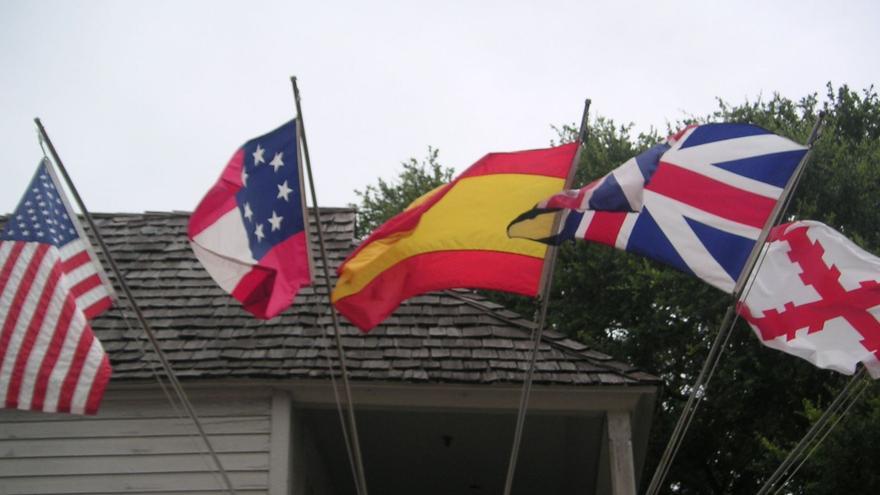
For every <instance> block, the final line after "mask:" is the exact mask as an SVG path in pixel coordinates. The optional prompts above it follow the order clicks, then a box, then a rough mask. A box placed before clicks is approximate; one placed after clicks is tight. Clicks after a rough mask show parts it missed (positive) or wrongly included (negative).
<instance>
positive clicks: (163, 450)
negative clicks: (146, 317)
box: [0, 387, 272, 495]
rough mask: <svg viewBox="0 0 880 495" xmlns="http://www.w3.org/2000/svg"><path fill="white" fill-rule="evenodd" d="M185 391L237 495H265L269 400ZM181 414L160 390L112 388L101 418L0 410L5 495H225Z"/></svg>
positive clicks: (261, 395) (242, 391)
mask: <svg viewBox="0 0 880 495" xmlns="http://www.w3.org/2000/svg"><path fill="white" fill-rule="evenodd" d="M189 388H192V387H189ZM187 391H188V393H189V395H190V399H191V401H192V402H193V405H194V407H195V409H196V412H197V413H198V415H199V418H200V419H201V421H202V424H203V425H204V428H205V430H206V431H207V433H208V435H209V437H210V438H211V441H212V445H213V446H214V449H215V450H216V451H217V452H218V455H219V456H220V461H221V462H222V463H223V465H224V467H225V468H226V471H227V473H229V476H230V478H231V479H232V482H233V484H234V485H235V488H236V491H237V493H239V494H242V495H257V494H259V495H266V494H267V493H268V492H269V486H268V483H269V459H270V457H269V455H270V452H269V450H270V445H271V442H270V433H271V431H270V429H271V411H272V408H271V405H272V395H271V391H270V390H269V389H264V388H254V387H224V388H218V387H215V388H214V389H213V390H205V389H193V390H189V389H188V390H187ZM180 414H181V412H180V410H179V409H175V408H174V407H172V406H171V405H170V404H169V403H168V400H167V398H166V397H165V395H163V394H162V393H160V392H159V391H158V390H153V389H139V390H123V389H112V388H111V389H110V390H108V392H107V393H106V395H105V398H104V401H103V403H102V404H101V408H100V410H99V413H98V415H96V416H75V415H68V414H44V413H31V412H25V411H14V410H0V494H2V495H13V494H14V495H20V494H21V495H23V494H28V495H40V494H59V495H60V494H71V495H74V494H91V495H99V494H117V493H124V494H131V495H137V494H146V493H150V494H153V495H156V494H163V495H175V494H178V495H179V494H183V493H186V494H198V495H209V494H215V493H217V494H220V493H228V492H227V491H226V489H225V484H224V483H223V480H222V478H221V476H220V475H219V473H217V472H216V470H215V467H214V464H213V460H212V459H211V458H210V457H209V456H208V455H207V454H206V453H205V448H204V445H203V443H202V441H201V439H200V438H199V437H198V435H197V432H196V429H195V427H194V426H193V424H192V422H191V421H190V420H189V418H188V417H181V416H180Z"/></svg>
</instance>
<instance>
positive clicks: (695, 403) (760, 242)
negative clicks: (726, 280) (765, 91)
mask: <svg viewBox="0 0 880 495" xmlns="http://www.w3.org/2000/svg"><path fill="white" fill-rule="evenodd" d="M824 118H825V113H824V112H819V115H818V116H817V117H816V122H815V124H814V125H813V130H812V131H811V132H810V137H809V139H808V140H807V147H808V148H809V149H808V150H807V153H806V154H804V157H803V158H802V159H801V161H800V163H799V164H798V166H797V168H796V169H795V171H794V174H792V178H791V180H789V181H788V184H786V186H785V188H784V189H783V190H782V195H781V196H780V198H779V201H777V202H776V205H775V206H774V207H773V211H772V212H771V214H770V216H769V217H768V219H767V223H766V224H765V225H764V228H763V229H762V231H761V234H760V235H759V236H758V239H757V241H756V242H755V247H754V248H753V249H752V252H751V253H750V255H749V258H748V260H747V262H746V265H745V268H744V269H743V271H742V273H741V274H740V277H739V280H737V283H736V286H735V287H734V291H733V299H734V301H735V302H736V301H739V300H740V298H741V297H742V295H743V292H745V285H746V282H747V281H748V280H749V278H750V277H751V273H752V271H754V270H756V269H757V268H760V267H759V264H760V263H759V256H760V254H761V252H762V250H763V247H764V243H765V242H766V240H767V236H768V235H769V234H770V229H771V228H772V227H773V226H775V225H776V224H777V223H778V222H779V220H780V219H781V218H782V217H783V215H784V214H785V211H786V210H787V208H788V205H789V203H790V201H791V196H792V193H793V192H794V190H795V188H796V187H797V185H798V184H799V183H800V179H801V176H802V175H803V171H804V166H805V165H806V164H807V162H808V161H809V159H810V155H811V154H812V150H813V144H814V143H815V142H816V140H817V139H818V138H819V133H820V131H821V129H822V123H823V121H824ZM735 306H736V304H735V303H734V304H731V305H730V306H729V307H728V308H727V312H726V313H725V314H724V318H723V320H722V322H721V325H719V329H718V334H717V335H716V336H715V340H713V342H712V346H711V347H710V349H709V354H708V355H707V356H706V360H705V361H704V362H703V367H702V369H701V370H700V374H699V375H698V376H697V380H696V382H694V384H693V385H692V387H691V391H690V395H689V396H688V400H687V403H686V404H685V407H684V409H682V412H681V415H680V416H679V418H678V422H677V423H676V424H675V428H674V429H673V431H672V435H671V436H670V438H669V442H668V443H667V444H666V449H665V450H664V451H663V454H662V455H661V457H660V462H659V464H658V465H657V469H656V470H655V471H654V475H653V477H652V478H651V483H650V484H649V485H648V489H647V491H646V492H645V495H656V494H657V493H659V491H660V485H661V484H662V483H663V480H664V479H665V478H666V475H667V474H668V473H669V468H670V467H671V465H672V461H673V459H675V456H676V454H677V453H678V449H679V448H680V447H681V442H682V439H683V438H684V435H685V434H686V433H687V430H688V428H689V427H690V424H691V422H692V421H693V418H694V414H695V413H696V410H697V407H699V404H700V401H701V400H702V399H703V397H704V396H705V389H706V387H707V386H708V383H709V381H710V380H711V379H712V375H713V374H714V372H715V368H716V366H717V364H718V361H719V360H720V359H721V354H722V353H723V352H724V348H725V347H726V344H727V341H728V339H729V338H730V332H731V330H732V329H733V326H734V325H735V324H736V319H737V318H738V316H736V307H735Z"/></svg>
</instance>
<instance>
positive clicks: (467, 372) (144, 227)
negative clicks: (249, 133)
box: [0, 208, 658, 385]
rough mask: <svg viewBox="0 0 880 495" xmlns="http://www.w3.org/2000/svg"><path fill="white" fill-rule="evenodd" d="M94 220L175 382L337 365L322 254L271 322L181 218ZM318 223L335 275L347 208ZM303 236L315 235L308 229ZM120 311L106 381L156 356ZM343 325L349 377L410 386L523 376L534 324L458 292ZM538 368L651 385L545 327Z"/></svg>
mask: <svg viewBox="0 0 880 495" xmlns="http://www.w3.org/2000/svg"><path fill="white" fill-rule="evenodd" d="M94 217H95V221H96V223H97V225H98V227H99V229H100V230H101V233H102V234H103V236H104V238H105V240H106V242H107V245H108V248H109V249H110V250H111V251H112V253H113V256H114V258H115V260H116V262H117V263H118V265H119V268H120V269H121V270H122V272H123V273H124V274H125V277H126V279H127V281H128V282H129V285H130V287H131V289H132V291H133V292H134V295H135V297H136V298H137V300H138V303H139V304H140V305H141V307H142V309H143V310H144V314H145V316H146V318H147V319H148V321H149V323H150V325H151V326H152V328H153V330H154V331H155V332H156V334H157V336H158V339H159V340H160V342H161V345H162V347H163V350H164V351H165V352H166V353H167V356H168V358H169V359H170V361H171V362H172V365H173V367H174V369H175V370H176V372H177V373H178V375H179V376H180V377H181V378H187V379H196V378H202V379H206V378H323V377H327V376H328V370H327V357H328V356H329V357H330V358H331V360H333V361H334V364H335V348H334V347H333V346H334V344H333V342H332V341H331V339H326V338H324V336H323V335H324V332H325V329H326V331H327V332H328V335H332V331H333V329H332V320H331V317H330V313H329V307H328V303H327V296H326V294H327V284H326V283H325V280H324V278H323V276H322V271H321V270H320V267H321V260H319V259H317V260H316V266H317V267H318V269H317V270H316V272H317V273H316V277H315V278H316V280H315V286H314V287H307V288H305V289H303V290H301V291H300V293H299V295H298V296H297V298H296V301H295V303H294V305H293V307H292V308H290V309H289V310H287V311H285V312H284V313H283V314H282V315H280V316H279V317H276V318H274V319H272V320H269V321H261V320H257V319H255V318H253V317H252V316H250V314H248V313H247V312H245V311H244V310H242V309H241V307H240V305H239V304H238V303H237V302H236V301H235V300H234V299H232V298H231V297H230V296H228V295H227V294H225V293H224V292H223V291H222V290H221V289H220V288H219V287H217V285H216V284H215V283H214V281H213V280H211V278H210V277H209V276H208V274H207V273H206V272H205V270H204V269H203V268H202V266H201V265H200V264H199V262H198V261H197V260H196V259H195V257H194V256H193V253H192V250H191V249H190V247H189V244H188V242H187V238H186V224H187V220H188V218H189V214H188V213H183V212H173V213H149V212H148V213H144V214H96V215H94ZM0 221H2V219H0ZM321 222H322V225H323V227H324V234H325V241H326V245H327V249H328V257H329V263H330V265H331V267H330V268H331V271H332V273H334V274H335V269H336V267H337V266H338V265H339V263H341V262H342V260H343V259H344V258H345V256H346V255H347V254H348V253H349V252H350V251H351V250H352V249H353V247H354V239H353V233H354V222H355V212H354V210H353V209H350V208H322V209H321ZM312 234H313V235H312V239H313V240H315V239H317V236H316V233H315V230H314V225H312ZM315 252H317V250H316V251H315ZM105 266H107V265H106V264H105ZM111 278H112V274H111ZM332 282H333V283H335V280H333V281H332ZM119 293H120V294H121V291H119ZM124 306H125V305H124V303H117V304H116V307H114V308H113V309H111V310H109V311H108V312H106V313H105V314H104V315H102V316H100V317H99V318H97V319H96V320H95V321H94V322H93V327H94V329H95V332H96V334H97V335H98V338H99V339H100V340H101V342H102V343H103V344H104V347H105V349H106V350H107V352H108V353H109V355H110V359H111V362H112V364H113V370H114V373H113V380H116V381H119V380H138V379H144V378H150V377H152V374H153V369H154V368H156V367H157V366H156V360H155V356H154V355H153V353H152V352H151V351H149V345H148V343H147V342H146V340H145V338H144V335H143V332H142V330H140V328H139V327H138V324H137V322H136V321H135V320H134V318H133V313H132V312H131V311H130V310H124V309H121V308H123V307H124ZM341 321H342V328H341V332H342V335H343V339H342V342H343V346H344V347H345V355H346V359H347V364H348V367H349V371H350V373H351V377H352V378H353V379H355V380H383V381H408V382H447V383H450V382H451V383H496V382H508V383H510V382H522V380H523V377H524V372H525V370H526V369H527V368H528V360H529V349H530V348H531V329H532V328H533V327H534V324H533V323H532V322H531V321H528V320H526V319H524V318H522V317H521V316H519V315H518V314H516V313H513V312H511V311H508V310H506V309H504V308H503V307H501V306H499V305H497V304H494V303H492V302H491V301H488V300H487V299H485V298H484V297H481V296H480V295H478V294H475V293H473V292H471V291H465V290H454V291H443V292H437V293H431V294H427V295H423V296H419V297H416V298H413V299H411V300H409V301H407V302H405V303H404V304H403V305H402V306H401V307H400V308H399V309H398V310H397V311H395V313H394V314H393V315H392V316H391V317H390V318H388V319H387V320H386V321H385V322H384V323H383V324H382V325H380V326H379V327H377V328H375V329H374V330H373V331H371V332H370V333H369V334H366V335H364V334H362V333H361V332H360V331H359V330H358V329H357V328H355V327H354V326H352V325H350V324H349V323H348V322H347V321H346V320H345V319H344V318H341ZM536 366H537V367H536V373H535V376H534V379H535V382H536V383H544V384H555V385H581V384H614V385H620V384H647V383H650V384H654V383H657V382H658V380H657V379H656V377H653V376H651V375H649V374H647V373H643V372H640V371H638V370H636V369H634V368H632V367H631V366H629V365H626V364H624V363H621V362H619V361H615V360H613V359H612V358H611V357H609V356H607V355H605V354H602V353H600V352H597V351H595V350H592V349H589V348H587V347H586V346H585V345H583V344H581V343H579V342H576V341H573V340H571V339H568V338H565V337H564V336H563V335H561V334H558V333H556V332H552V331H548V332H545V333H544V340H543V342H542V343H541V347H540V352H539V355H538V358H537V365H536Z"/></svg>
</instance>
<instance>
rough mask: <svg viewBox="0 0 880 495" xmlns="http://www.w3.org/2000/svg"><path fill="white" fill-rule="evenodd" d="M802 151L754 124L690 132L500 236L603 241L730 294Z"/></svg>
mask: <svg viewBox="0 0 880 495" xmlns="http://www.w3.org/2000/svg"><path fill="white" fill-rule="evenodd" d="M806 152H807V148H806V147H805V146H802V145H800V144H798V143H795V142H794V141H791V140H789V139H786V138H784V137H781V136H777V135H776V134H773V133H772V132H770V131H767V130H766V129H762V128H760V127H757V126H754V125H749V124H704V125H699V126H690V127H687V128H685V129H683V130H681V131H679V132H678V133H676V134H674V135H672V136H670V137H669V138H667V139H666V140H665V141H664V142H662V143H660V144H658V145H656V146H654V147H653V148H651V149H649V150H647V151H645V152H644V153H642V154H640V155H638V156H636V157H635V158H632V159H630V160H628V161H627V162H625V163H624V164H623V165H621V166H620V167H618V168H616V169H615V170H613V171H612V172H611V173H609V174H607V175H606V176H604V177H602V178H600V179H598V180H596V181H594V182H592V183H590V184H588V185H586V186H584V187H583V188H581V189H578V190H572V191H563V192H560V193H557V194H555V195H553V196H551V197H549V198H547V199H546V200H544V201H542V202H540V203H538V204H537V205H536V206H535V208H533V209H532V210H530V211H527V212H525V213H523V214H522V215H520V216H519V217H518V218H516V219H515V220H514V221H513V222H511V224H510V226H509V227H508V235H510V236H511V237H520V238H527V239H533V240H538V241H542V242H546V243H551V244H558V243H560V242H562V241H565V240H567V239H584V240H587V241H594V242H600V243H603V244H608V245H610V246H615V247H617V248H619V249H623V250H625V251H629V252H632V253H638V254H641V255H642V256H646V257H648V258H651V259H654V260H657V261H660V262H662V263H665V264H667V265H670V266H672V267H674V268H676V269H678V270H680V271H682V272H685V273H688V274H691V275H694V276H696V277H698V278H700V279H702V280H703V281H704V282H706V283H708V284H710V285H713V286H715V287H717V288H719V289H721V290H723V291H725V292H728V293H733V291H734V288H735V286H736V282H737V281H738V279H739V277H740V274H741V273H742V271H743V269H744V267H745V265H746V261H747V260H748V258H749V255H750V253H751V252H752V249H753V248H754V246H755V243H756V242H757V239H758V237H759V235H760V234H761V232H762V230H763V228H764V227H765V225H766V224H767V222H768V219H769V218H770V214H771V212H772V211H773V208H774V206H775V205H776V201H777V200H778V199H779V197H780V196H781V195H782V191H783V189H784V188H785V185H786V184H787V183H788V181H789V178H790V177H791V175H792V173H793V172H794V171H795V169H796V168H797V166H798V164H799V163H800V161H801V159H802V158H803V157H804V155H805V154H806ZM557 214H559V215H561V216H560V221H559V223H558V227H557V230H556V231H553V226H554V219H555V216H556V215H557Z"/></svg>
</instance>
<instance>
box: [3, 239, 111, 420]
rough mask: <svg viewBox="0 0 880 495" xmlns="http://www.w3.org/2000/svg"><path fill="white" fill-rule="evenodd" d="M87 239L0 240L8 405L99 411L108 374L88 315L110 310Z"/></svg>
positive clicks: (4, 398) (6, 399)
mask: <svg viewBox="0 0 880 495" xmlns="http://www.w3.org/2000/svg"><path fill="white" fill-rule="evenodd" d="M86 248H87V244H86V243H85V242H84V241H82V240H81V239H77V240H75V241H72V242H70V243H68V244H67V245H65V246H64V247H63V248H61V249H57V248H55V247H54V246H51V245H48V244H42V243H37V242H23V241H2V242H0V349H3V350H5V351H4V352H3V353H2V355H0V398H2V400H3V401H4V404H5V407H9V408H18V409H25V410H38V411H46V412H74V413H80V414H82V413H86V414H93V413H95V412H96V411H97V407H98V404H99V402H100V399H101V397H102V396H103V392H104V388H105V387H106V385H107V382H108V380H109V378H110V372H111V370H110V364H109V360H108V358H107V355H106V353H105V352H104V350H103V348H102V347H101V345H100V342H98V340H97V339H96V338H95V336H94V334H93V332H92V329H91V326H90V325H89V323H88V319H87V318H88V317H94V316H96V315H97V314H99V313H100V312H101V311H103V310H104V309H106V308H107V307H109V305H110V303H111V296H110V293H109V292H108V289H107V288H106V287H105V286H104V284H102V283H101V278H100V276H99V273H98V269H99V268H98V266H97V264H96V263H93V262H92V261H91V257H90V256H89V254H88V252H87V250H86Z"/></svg>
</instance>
